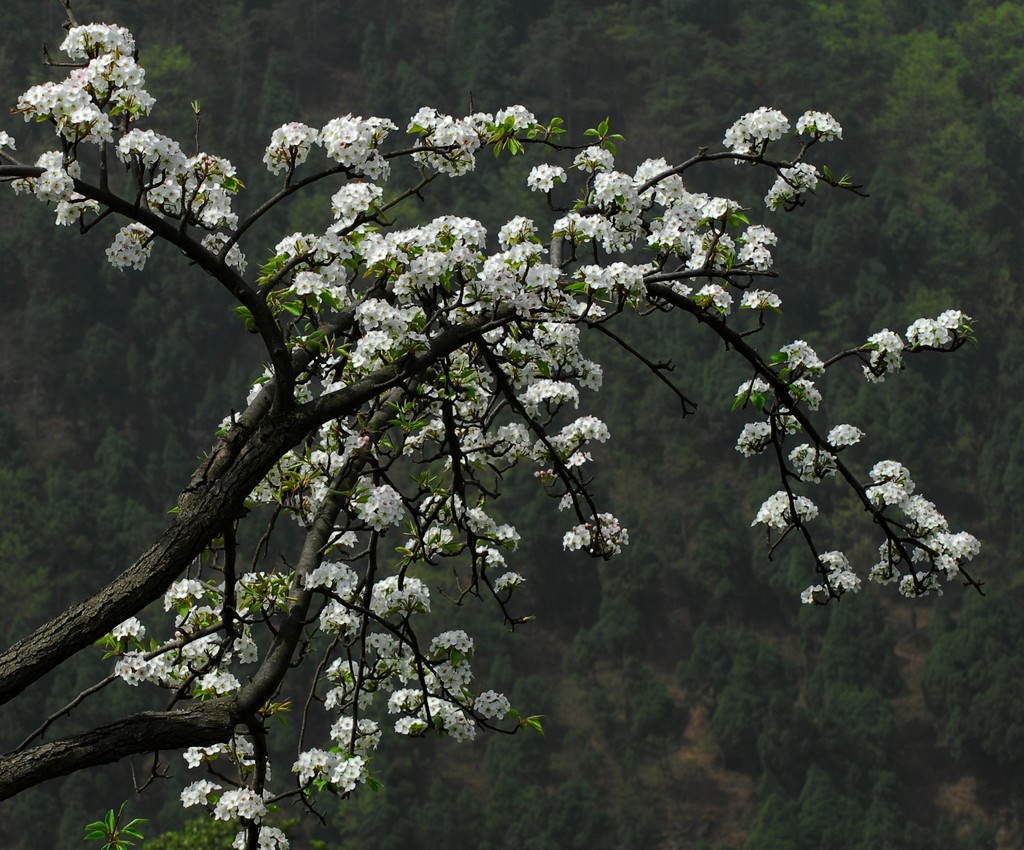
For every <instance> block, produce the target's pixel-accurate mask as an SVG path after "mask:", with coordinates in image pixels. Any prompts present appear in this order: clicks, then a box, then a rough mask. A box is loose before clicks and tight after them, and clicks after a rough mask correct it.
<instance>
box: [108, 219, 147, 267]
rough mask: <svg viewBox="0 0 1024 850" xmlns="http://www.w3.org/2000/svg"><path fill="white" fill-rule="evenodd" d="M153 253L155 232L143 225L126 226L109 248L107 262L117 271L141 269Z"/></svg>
mask: <svg viewBox="0 0 1024 850" xmlns="http://www.w3.org/2000/svg"><path fill="white" fill-rule="evenodd" d="M152 252H153V231H152V230H150V229H149V228H148V227H145V226H144V225H141V224H135V223H134V222H133V223H132V224H126V225H125V226H124V227H122V228H121V229H120V230H119V231H118V232H117V235H116V236H115V237H114V241H113V242H112V243H110V247H109V248H107V251H106V254H107V261H108V262H109V263H110V265H112V266H113V267H114V268H115V269H125V268H128V267H129V266H131V267H132V268H134V269H141V268H143V267H144V266H145V265H146V260H148V259H149V255H150V254H151V253H152Z"/></svg>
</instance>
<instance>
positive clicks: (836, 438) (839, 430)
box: [825, 424, 864, 449]
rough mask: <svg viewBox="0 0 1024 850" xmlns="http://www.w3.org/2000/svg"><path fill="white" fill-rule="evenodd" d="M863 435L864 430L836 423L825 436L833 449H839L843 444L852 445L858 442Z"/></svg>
mask: <svg viewBox="0 0 1024 850" xmlns="http://www.w3.org/2000/svg"><path fill="white" fill-rule="evenodd" d="M863 436H864V432H863V431H861V430H860V428H857V427H856V426H854V425H846V424H843V425H836V426H835V427H834V428H833V429H832V430H831V431H829V432H828V436H827V437H826V438H825V439H826V440H828V444H829V445H830V446H832V448H834V449H840V448H843V447H845V446H853V445H856V444H857V443H859V442H860V438H861V437H863Z"/></svg>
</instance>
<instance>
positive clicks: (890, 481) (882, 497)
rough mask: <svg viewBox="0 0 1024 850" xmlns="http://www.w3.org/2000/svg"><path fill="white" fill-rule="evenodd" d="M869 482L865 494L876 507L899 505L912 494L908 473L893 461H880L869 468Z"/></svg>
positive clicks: (903, 467) (912, 488)
mask: <svg viewBox="0 0 1024 850" xmlns="http://www.w3.org/2000/svg"><path fill="white" fill-rule="evenodd" d="M869 475H870V476H871V481H872V482H873V483H872V484H871V486H869V487H868V488H867V489H866V490H865V493H866V494H867V497H868V498H869V499H870V500H871V501H872V502H874V503H875V504H876V505H879V506H884V505H901V504H902V503H903V502H905V501H906V500H907V499H908V498H909V497H910V494H911V493H913V492H914V481H913V479H912V478H911V477H910V471H909V470H908V469H907V468H906V467H905V466H903V464H901V463H898V462H896V461H894V460H882V461H879V462H878V463H876V464H875V465H874V466H873V467H871V472H870V473H869Z"/></svg>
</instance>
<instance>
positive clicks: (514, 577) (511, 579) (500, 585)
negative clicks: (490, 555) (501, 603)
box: [493, 571, 526, 593]
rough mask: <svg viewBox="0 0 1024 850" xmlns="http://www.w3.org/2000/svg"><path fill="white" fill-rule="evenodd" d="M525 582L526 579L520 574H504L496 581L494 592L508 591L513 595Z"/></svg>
mask: <svg viewBox="0 0 1024 850" xmlns="http://www.w3.org/2000/svg"><path fill="white" fill-rule="evenodd" d="M525 581H526V579H525V578H523V577H522V576H521V575H519V573H514V572H511V571H509V572H507V573H502V574H501V575H500V576H498V577H497V578H496V579H495V580H494V585H493V587H494V592H495V593H505V592H506V591H507V592H509V593H511V592H512V591H513V590H515V589H516V588H517V587H519V586H520V585H521V584H522V583H523V582H525Z"/></svg>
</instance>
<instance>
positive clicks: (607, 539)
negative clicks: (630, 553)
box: [562, 513, 629, 557]
mask: <svg viewBox="0 0 1024 850" xmlns="http://www.w3.org/2000/svg"><path fill="white" fill-rule="evenodd" d="M628 543H629V531H628V530H627V529H625V528H623V526H622V525H621V524H620V523H619V521H618V519H616V517H614V516H613V515H612V514H609V513H602V514H598V515H597V518H596V519H593V520H590V521H589V522H585V523H583V524H582V525H577V526H576V527H575V528H572V529H570V530H569V531H567V532H565V534H564V535H563V536H562V548H564V549H568V550H569V551H577V550H580V549H582V550H584V551H586V552H589V553H591V554H593V555H604V556H606V557H607V556H609V555H618V554H619V553H620V552H621V551H622V547H623V546H625V545H627V544H628Z"/></svg>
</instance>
